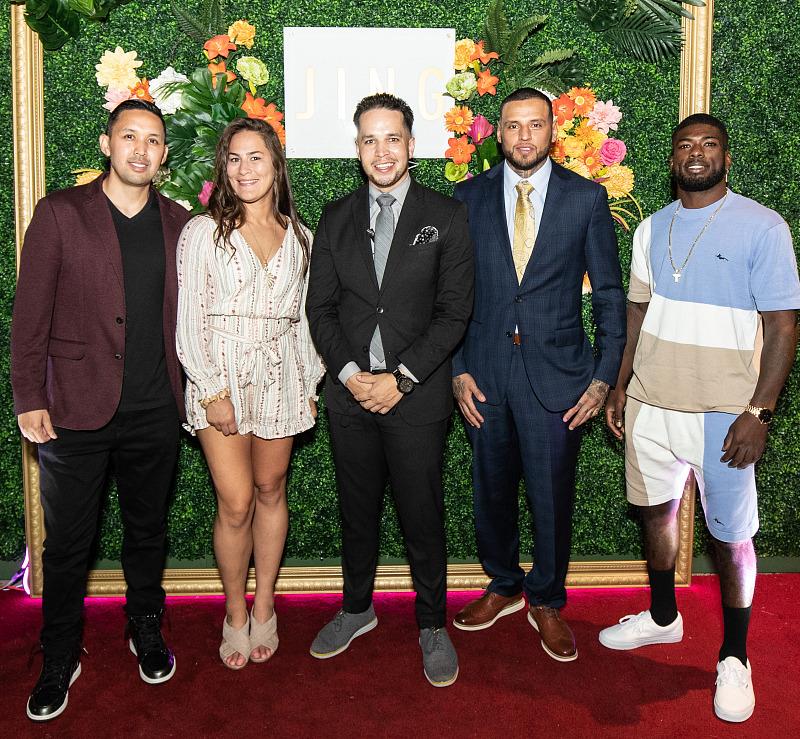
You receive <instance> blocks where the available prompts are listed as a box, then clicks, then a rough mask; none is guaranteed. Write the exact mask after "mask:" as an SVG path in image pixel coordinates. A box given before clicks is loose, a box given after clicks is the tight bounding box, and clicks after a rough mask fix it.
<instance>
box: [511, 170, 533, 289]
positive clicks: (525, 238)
mask: <svg viewBox="0 0 800 739" xmlns="http://www.w3.org/2000/svg"><path fill="white" fill-rule="evenodd" d="M532 190H533V185H531V183H530V182H528V180H520V181H519V182H518V183H517V207H516V208H515V210H514V245H513V248H512V254H513V256H514V268H515V269H516V270H517V281H518V282H520V283H521V282H522V276H523V275H524V274H525V266H526V265H527V264H528V260H529V259H530V258H531V252H532V251H533V244H534V241H536V214H535V213H534V211H533V205H532V203H531V200H530V197H529V195H530V193H531V191H532Z"/></svg>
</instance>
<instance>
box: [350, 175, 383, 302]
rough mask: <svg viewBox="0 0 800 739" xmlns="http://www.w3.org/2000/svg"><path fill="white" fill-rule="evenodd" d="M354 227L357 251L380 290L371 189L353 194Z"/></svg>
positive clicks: (376, 288) (375, 285)
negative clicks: (371, 226)
mask: <svg viewBox="0 0 800 739" xmlns="http://www.w3.org/2000/svg"><path fill="white" fill-rule="evenodd" d="M351 210H352V213H353V225H354V228H355V230H356V232H355V235H354V243H355V246H356V251H357V252H358V253H359V254H360V255H361V259H362V260H363V262H364V267H365V268H366V270H367V274H368V275H369V277H370V280H372V284H373V286H374V287H375V290H376V291H377V290H378V278H377V277H376V276H375V260H374V259H373V257H372V239H371V237H370V235H369V233H368V232H369V189H368V187H367V185H362V186H361V187H360V188H358V190H356V191H355V192H354V193H353V200H352V203H351Z"/></svg>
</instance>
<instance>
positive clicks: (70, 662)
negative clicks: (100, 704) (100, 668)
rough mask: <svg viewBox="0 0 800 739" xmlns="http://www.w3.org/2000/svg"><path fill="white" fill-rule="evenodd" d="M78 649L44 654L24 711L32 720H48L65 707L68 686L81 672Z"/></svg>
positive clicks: (61, 711)
mask: <svg viewBox="0 0 800 739" xmlns="http://www.w3.org/2000/svg"><path fill="white" fill-rule="evenodd" d="M80 654H81V652H80V649H79V648H76V649H74V650H72V651H71V652H67V653H66V654H60V655H47V654H45V655H44V664H43V665H42V672H41V674H40V675H39V680H38V682H37V683H36V687H35V688H34V689H33V692H32V693H31V696H30V698H28V706H27V709H26V712H27V714H28V718H29V719H31V720H33V721H49V720H50V719H53V718H55V717H56V716H60V715H61V714H62V713H64V709H65V708H66V707H67V698H68V697H69V688H70V686H71V685H72V683H74V682H75V681H76V680H77V679H78V675H80V674H81V659H80Z"/></svg>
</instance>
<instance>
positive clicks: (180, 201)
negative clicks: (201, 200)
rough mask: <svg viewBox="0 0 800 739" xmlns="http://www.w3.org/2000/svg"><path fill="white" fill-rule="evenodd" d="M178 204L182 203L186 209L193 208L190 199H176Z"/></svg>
mask: <svg viewBox="0 0 800 739" xmlns="http://www.w3.org/2000/svg"><path fill="white" fill-rule="evenodd" d="M175 202H176V203H177V204H178V205H182V206H183V207H184V208H186V210H191V209H192V204H191V203H190V202H189V201H188V200H176V201H175Z"/></svg>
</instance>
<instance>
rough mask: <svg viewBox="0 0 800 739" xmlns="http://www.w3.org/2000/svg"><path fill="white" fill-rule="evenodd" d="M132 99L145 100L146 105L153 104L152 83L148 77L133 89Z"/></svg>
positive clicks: (143, 78)
mask: <svg viewBox="0 0 800 739" xmlns="http://www.w3.org/2000/svg"><path fill="white" fill-rule="evenodd" d="M131 98H132V99H135V100H144V101H145V102H146V103H152V102H153V96H152V95H151V94H150V83H149V82H148V81H147V78H146V77H142V79H140V80H139V81H138V82H137V83H136V84H135V85H134V86H133V87H131Z"/></svg>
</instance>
